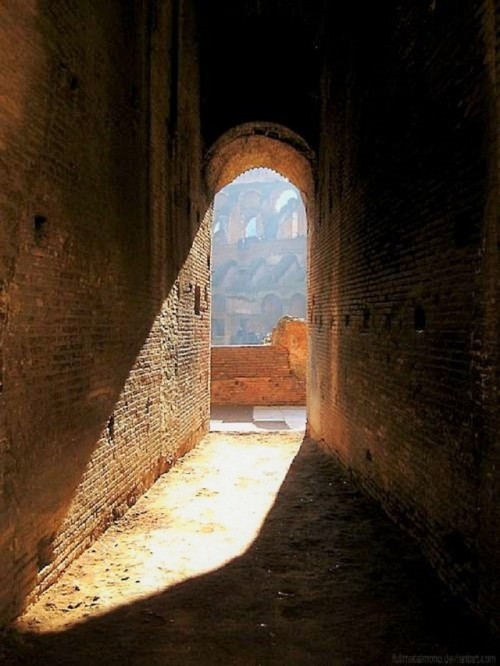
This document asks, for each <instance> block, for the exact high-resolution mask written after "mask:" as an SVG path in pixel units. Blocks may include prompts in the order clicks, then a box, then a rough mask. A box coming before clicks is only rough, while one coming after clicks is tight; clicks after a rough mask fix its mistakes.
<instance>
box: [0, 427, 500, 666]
mask: <svg viewBox="0 0 500 666" xmlns="http://www.w3.org/2000/svg"><path fill="white" fill-rule="evenodd" d="M302 440H303V435H302V433H300V432H294V431H291V432H290V431H288V432H287V431H285V432H270V433H264V434H262V433H257V434H255V433H245V434H228V433H212V434H210V435H209V436H208V437H207V438H205V440H204V441H203V442H202V444H201V445H200V446H199V447H197V448H196V449H195V450H194V451H192V452H191V453H189V454H188V455H187V456H185V458H183V459H182V460H181V461H180V462H179V463H178V464H177V465H176V466H175V467H174V468H173V469H172V470H171V471H170V472H169V473H168V474H165V475H164V476H163V477H162V478H161V479H160V480H159V481H158V482H157V483H156V484H155V485H154V486H153V487H152V488H151V489H150V490H149V491H148V492H147V493H146V495H145V496H144V497H142V498H141V499H140V500H139V501H138V502H137V504H136V505H135V506H134V507H133V508H132V509H131V510H130V511H129V512H128V513H127V514H126V516H125V517H124V518H123V519H122V520H121V521H120V522H118V523H116V524H114V525H113V526H111V527H110V529H109V530H108V531H107V532H106V534H104V536H103V537H102V538H101V539H100V540H99V541H98V542H97V543H95V544H94V545H93V546H92V548H91V549H90V550H89V551H87V552H86V553H85V554H84V555H83V556H82V557H81V558H80V559H79V560H77V561H76V562H75V563H74V564H73V565H72V566H71V567H70V569H69V570H68V571H67V572H66V573H65V574H64V576H63V577H62V578H61V580H60V581H59V582H58V583H57V584H56V585H55V586H53V587H52V588H51V589H50V590H49V591H48V592H47V593H46V594H45V595H43V596H42V598H41V599H40V600H39V602H38V603H36V604H35V605H33V606H32V607H31V608H30V609H29V610H28V612H27V613H26V614H25V616H24V617H22V618H21V619H20V620H19V622H18V623H17V625H16V627H15V629H14V630H13V631H12V632H11V633H9V634H7V635H6V636H4V640H3V642H2V643H0V663H2V664H6V665H8V666H17V665H21V664H22V665H25V666H28V665H30V666H35V665H37V666H114V665H117V666H118V665H119V666H160V665H161V666H167V665H168V666H191V665H192V666H195V665H196V666H212V665H213V666H226V665H227V666H240V665H241V666H274V665H276V666H294V665H298V666H301V665H309V664H310V665H318V666H379V665H384V664H408V663H446V664H463V663H476V664H479V663H482V664H484V663H490V664H491V663H495V661H494V660H493V659H494V657H495V655H496V653H497V650H498V644H495V643H494V641H493V639H492V638H491V636H489V634H488V631H487V629H486V628H485V627H484V625H482V624H481V623H480V622H479V621H478V619H477V618H476V617H475V616H473V615H472V614H471V613H470V612H469V611H468V610H467V609H466V608H465V607H464V606H463V604H462V603H461V602H460V601H459V600H457V599H454V598H453V597H452V596H451V595H450V594H449V593H448V592H447V590H446V589H445V588H444V587H443V585H442V584H441V582H440V581H439V580H438V579H437V577H436V575H435V574H434V572H433V571H432V570H430V568H429V567H428V566H427V564H426V563H425V561H424V560H423V559H422V557H421V556H420V554H419V551H418V548H417V546H416V545H415V543H414V542H413V541H412V540H411V539H409V538H408V537H406V536H405V535H403V534H402V533H401V532H400V531H399V530H398V529H397V527H395V526H394V525H393V523H391V521H389V520H388V518H387V517H386V516H385V514H384V513H383V512H382V511H381V510H380V509H379V508H378V506H377V505H376V504H374V503H373V502H372V501H370V500H369V499H367V498H366V497H365V496H364V495H363V494H361V493H360V492H359V491H358V490H357V489H356V488H355V487H354V486H353V484H352V482H351V480H350V479H349V477H348V476H346V475H345V474H344V472H343V471H342V469H340V468H339V467H338V466H337V464H336V463H335V461H334V460H332V459H331V458H330V457H328V456H326V455H325V454H323V453H322V452H321V450H319V449H318V448H317V446H316V445H315V444H314V443H313V442H311V441H309V440H304V441H302ZM471 655H472V658H474V659H476V658H477V660H469V661H464V659H465V658H466V656H467V658H468V659H469V657H468V656H471ZM480 657H481V661H480V660H479V658H480ZM423 659H427V661H423ZM431 659H432V661H431Z"/></svg>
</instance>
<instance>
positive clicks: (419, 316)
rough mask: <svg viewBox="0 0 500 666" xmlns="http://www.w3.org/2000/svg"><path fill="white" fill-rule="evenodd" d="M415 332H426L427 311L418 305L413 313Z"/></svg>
mask: <svg viewBox="0 0 500 666" xmlns="http://www.w3.org/2000/svg"><path fill="white" fill-rule="evenodd" d="M413 319H414V326H415V331H416V332H417V333H423V332H424V331H425V325H426V320H425V319H426V318H425V310H424V308H423V307H422V306H421V305H416V306H415V310H414V313H413Z"/></svg>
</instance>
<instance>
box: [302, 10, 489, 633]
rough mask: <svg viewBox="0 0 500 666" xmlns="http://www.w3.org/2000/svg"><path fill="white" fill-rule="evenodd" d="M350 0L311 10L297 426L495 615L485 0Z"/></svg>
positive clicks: (453, 581)
mask: <svg viewBox="0 0 500 666" xmlns="http://www.w3.org/2000/svg"><path fill="white" fill-rule="evenodd" d="M357 4H358V3H350V4H349V6H347V3H346V4H345V5H344V6H343V7H342V6H340V5H335V6H334V5H333V4H331V5H329V7H330V10H329V15H328V16H326V17H325V24H326V25H329V26H335V25H337V26H341V31H339V32H335V34H334V35H331V34H330V35H329V40H328V46H327V47H326V62H327V66H326V68H325V71H324V76H323V82H322V86H323V110H322V133H321V134H322V135H321V142H320V149H319V156H318V157H319V188H318V199H317V204H318V210H319V211H320V213H319V215H318V217H317V219H316V221H315V224H313V225H312V226H311V228H310V236H311V257H310V297H309V317H310V319H309V324H310V331H311V333H310V335H311V353H310V359H311V360H310V367H309V377H308V419H309V426H310V429H311V434H312V435H313V436H314V437H316V438H317V439H318V440H321V441H322V442H323V444H324V446H325V447H326V448H327V449H328V450H329V451H331V452H332V453H334V454H335V455H337V456H338V457H339V458H340V459H341V460H342V462H343V463H344V464H345V465H346V466H348V467H349V468H350V469H351V470H352V472H353V475H354V476H355V477H356V478H357V479H358V480H359V481H360V482H361V483H362V484H363V485H364V486H365V488H366V489H368V490H369V491H370V492H371V493H372V494H373V495H375V496H376V497H377V498H378V499H379V500H380V501H381V502H382V504H383V505H384V506H385V508H386V509H387V511H388V512H389V513H390V514H391V515H392V516H393V517H394V518H395V519H396V520H397V521H398V522H399V523H400V524H401V525H402V526H403V527H404V528H405V529H407V530H409V531H410V532H411V533H412V534H413V535H415V536H416V537H417V538H418V539H419V541H420V543H421V545H422V547H423V549H424V551H425V553H426V554H427V556H428V557H429V559H430V560H431V561H432V562H433V564H434V565H435V566H436V567H437V569H438V571H439V572H440V574H441V575H442V576H443V578H445V579H446V580H447V581H448V582H449V583H450V585H451V586H452V587H453V588H454V589H455V590H456V591H459V592H460V593H461V594H463V595H464V596H465V597H466V598H467V599H468V600H469V601H470V602H471V604H472V605H473V606H475V607H476V608H480V609H481V610H482V611H483V612H484V613H485V614H486V615H487V616H488V617H489V618H490V619H491V620H492V621H494V618H495V617H497V618H498V615H497V613H498V610H499V609H498V579H497V578H496V572H498V569H499V566H498V565H499V561H498V557H499V552H500V551H499V548H498V518H499V515H498V511H499V505H498V494H497V493H498V491H495V490H493V486H494V485H495V477H497V472H496V471H495V470H496V469H498V428H497V427H496V426H495V425H494V424H495V423H496V424H498V411H497V409H498V394H497V392H496V381H497V375H496V374H495V373H496V370H495V368H496V367H497V365H496V364H497V361H498V348H497V345H498V337H497V335H498V246H497V238H498V236H497V223H498V208H497V206H498V188H497V185H498V182H497V179H496V173H497V171H496V170H497V163H496V160H497V158H498V149H497V130H496V128H497V125H496V122H497V118H496V117H495V111H496V109H495V102H494V100H495V96H494V92H495V91H494V89H493V85H492V82H493V81H494V57H491V56H492V51H493V52H494V48H493V46H492V44H493V42H494V36H492V32H494V28H492V24H493V26H494V16H493V3H490V2H482V1H480V0H474V1H471V2H468V3H454V2H439V1H438V2H435V3H420V2H413V1H412V0H404V1H403V2H399V3H385V4H384V5H383V6H382V5H381V4H380V3H378V4H376V3H374V4H373V5H372V6H370V7H368V6H367V5H366V3H364V4H362V10H361V4H360V7H357V6H356V5H357ZM360 16H361V17H362V19H363V20H360ZM494 331H496V334H495V333H494ZM497 488H498V485H497Z"/></svg>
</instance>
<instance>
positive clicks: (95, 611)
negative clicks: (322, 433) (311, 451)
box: [18, 431, 302, 633]
mask: <svg viewBox="0 0 500 666" xmlns="http://www.w3.org/2000/svg"><path fill="white" fill-rule="evenodd" d="M301 442H302V433H301V432H300V431H298V432H290V433H274V434H273V433H267V434H265V435H258V434H245V435H226V434H223V433H214V434H211V435H209V436H208V437H207V438H206V439H205V440H204V441H203V442H202V444H200V445H199V446H198V447H197V448H196V449H195V450H194V451H192V452H191V453H189V454H188V455H187V456H185V458H183V459H182V460H181V461H179V463H178V464H177V466H176V467H174V468H173V469H172V470H171V471H170V472H169V473H168V474H166V475H164V476H163V477H162V478H161V479H160V480H159V481H158V482H157V483H156V484H155V485H154V486H153V487H152V488H151V489H150V490H149V491H148V492H147V493H146V495H145V496H144V497H143V498H141V499H140V500H139V501H138V502H137V504H136V505H135V506H134V507H133V508H132V509H131V510H130V511H129V513H128V514H127V515H126V516H125V517H124V518H123V519H122V520H121V521H120V522H119V523H116V524H115V525H113V526H112V527H111V528H110V529H109V530H108V531H107V532H106V534H104V536H103V537H102V538H101V539H100V540H99V541H98V542H97V543H95V544H94V545H93V546H92V548H91V549H90V550H89V551H87V552H86V553H84V555H83V556H82V557H81V558H80V559H79V560H77V561H76V562H75V563H74V564H73V565H72V566H71V567H70V568H69V569H68V571H67V572H66V573H65V574H64V575H63V577H62V578H61V580H60V581H59V582H58V583H57V584H56V585H54V586H53V587H52V588H51V589H50V590H48V591H47V592H46V593H45V594H44V595H43V596H42V597H41V599H40V600H39V601H38V602H37V603H36V604H34V605H33V606H32V607H31V608H30V609H29V610H28V612H27V613H26V614H25V615H24V616H23V617H22V618H21V619H20V620H19V621H18V627H19V628H20V629H22V630H26V629H29V630H31V631H36V632H40V633H45V632H51V631H58V630H61V629H63V628H65V627H68V626H70V625H73V624H76V623H79V622H82V621H84V620H86V619H88V618H90V617H96V616H98V615H100V614H103V613H107V612H109V611H110V610H112V609H113V608H116V607H119V606H123V605H125V604H129V603H131V602H134V601H136V600H137V599H140V598H143V597H147V596H148V595H151V594H155V593H158V592H159V591H162V590H165V589H167V588H169V587H170V586H172V585H175V584H178V583H181V582H183V581H186V580H188V579H189V578H193V577H195V576H198V575H200V574H203V573H206V572H209V571H212V570H215V569H218V568H220V567H222V566H223V565H225V564H226V563H227V562H229V561H231V560H233V559H234V558H237V557H238V556H240V555H242V554H243V553H245V552H246V551H247V549H248V548H249V547H250V545H251V544H252V543H253V541H254V540H255V539H256V537H257V536H258V534H259V530H260V528H261V526H262V524H263V523H264V521H265V519H266V516H267V514H268V512H269V510H270V509H271V507H272V506H273V503H274V501H275V498H276V495H277V494H278V492H279V490H280V487H281V484H282V482H283V480H284V478H285V476H286V474H287V472H288V469H289V467H290V465H291V463H292V461H293V459H294V457H295V455H296V453H297V452H298V450H299V448H300V445H301Z"/></svg>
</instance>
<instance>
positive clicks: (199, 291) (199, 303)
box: [194, 284, 201, 315]
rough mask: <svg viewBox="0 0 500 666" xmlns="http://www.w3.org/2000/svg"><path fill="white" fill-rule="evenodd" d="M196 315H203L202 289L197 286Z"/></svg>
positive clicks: (195, 292) (195, 297)
mask: <svg viewBox="0 0 500 666" xmlns="http://www.w3.org/2000/svg"><path fill="white" fill-rule="evenodd" d="M194 313H195V315H199V314H201V287H200V285H199V284H197V285H196V286H195V288H194Z"/></svg>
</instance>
